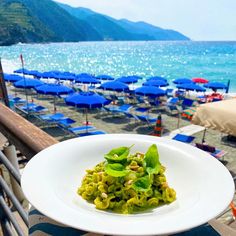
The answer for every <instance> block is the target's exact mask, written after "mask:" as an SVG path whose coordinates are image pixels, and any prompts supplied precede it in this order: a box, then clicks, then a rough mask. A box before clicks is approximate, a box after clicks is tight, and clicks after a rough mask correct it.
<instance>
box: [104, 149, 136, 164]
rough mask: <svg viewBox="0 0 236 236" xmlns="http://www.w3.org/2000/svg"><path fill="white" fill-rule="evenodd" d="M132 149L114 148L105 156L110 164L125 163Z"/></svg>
mask: <svg viewBox="0 0 236 236" xmlns="http://www.w3.org/2000/svg"><path fill="white" fill-rule="evenodd" d="M132 146H133V145H132ZM132 146H131V147H132ZM131 147H119V148H114V149H112V150H111V151H110V152H109V153H107V154H105V156H104V157H105V159H106V160H107V161H108V163H121V162H122V163H123V162H125V161H126V160H127V157H128V155H129V152H130V148H131Z"/></svg>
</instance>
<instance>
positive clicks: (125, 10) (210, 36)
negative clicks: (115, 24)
mask: <svg viewBox="0 0 236 236" xmlns="http://www.w3.org/2000/svg"><path fill="white" fill-rule="evenodd" d="M57 1H58V2H62V3H65V4H69V5H71V6H74V7H87V8H90V9H91V10H93V11H96V12H99V13H102V14H106V15H109V16H111V17H114V18H116V19H121V18H126V19H128V20H132V21H145V22H148V23H151V24H154V25H156V26H159V27H162V28H166V29H174V30H177V31H179V32H181V33H183V34H185V35H186V36H188V37H190V38H191V39H192V40H236V0H57Z"/></svg>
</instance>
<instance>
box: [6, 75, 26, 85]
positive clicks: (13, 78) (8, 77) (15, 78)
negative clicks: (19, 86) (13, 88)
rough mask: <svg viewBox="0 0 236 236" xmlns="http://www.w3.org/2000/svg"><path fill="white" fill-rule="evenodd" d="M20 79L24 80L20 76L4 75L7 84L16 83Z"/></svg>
mask: <svg viewBox="0 0 236 236" xmlns="http://www.w3.org/2000/svg"><path fill="white" fill-rule="evenodd" d="M22 79H24V78H23V77H22V76H20V75H14V74H4V80H5V81H7V82H11V83H14V82H17V81H19V80H22Z"/></svg>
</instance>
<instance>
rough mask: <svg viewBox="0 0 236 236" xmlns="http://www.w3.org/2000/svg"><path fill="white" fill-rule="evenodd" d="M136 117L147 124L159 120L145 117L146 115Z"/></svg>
mask: <svg viewBox="0 0 236 236" xmlns="http://www.w3.org/2000/svg"><path fill="white" fill-rule="evenodd" d="M136 117H137V118H138V119H139V120H140V121H142V122H147V123H155V122H156V120H157V118H156V117H153V118H151V117H149V116H145V115H136Z"/></svg>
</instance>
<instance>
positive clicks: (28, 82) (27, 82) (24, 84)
mask: <svg viewBox="0 0 236 236" xmlns="http://www.w3.org/2000/svg"><path fill="white" fill-rule="evenodd" d="M43 84H44V82H42V81H40V80H37V79H28V78H25V79H22V80H19V81H17V82H15V83H14V84H13V85H14V86H15V87H16V88H26V89H31V88H35V87H37V86H40V85H43Z"/></svg>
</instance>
